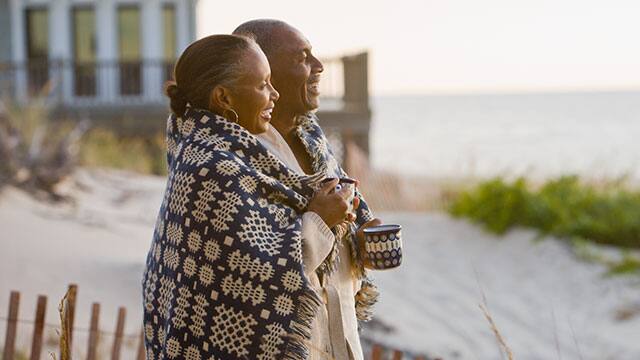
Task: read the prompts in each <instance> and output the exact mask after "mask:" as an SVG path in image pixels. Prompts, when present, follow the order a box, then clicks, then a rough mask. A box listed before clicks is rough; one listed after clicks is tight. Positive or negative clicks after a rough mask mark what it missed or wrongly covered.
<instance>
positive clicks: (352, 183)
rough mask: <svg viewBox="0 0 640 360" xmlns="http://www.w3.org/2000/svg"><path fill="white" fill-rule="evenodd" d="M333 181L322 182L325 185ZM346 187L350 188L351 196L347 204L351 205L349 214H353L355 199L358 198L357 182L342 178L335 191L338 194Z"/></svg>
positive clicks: (328, 179)
mask: <svg viewBox="0 0 640 360" xmlns="http://www.w3.org/2000/svg"><path fill="white" fill-rule="evenodd" d="M331 180H333V178H326V179H324V180H322V182H323V183H326V182H328V181H331ZM345 187H347V188H349V189H350V190H349V196H348V197H347V199H346V200H347V203H349V208H348V210H347V212H350V213H351V212H353V199H354V198H355V197H356V180H354V179H350V178H340V179H338V184H337V185H336V187H335V189H334V191H336V192H338V191H340V190H342V189H344V188H345Z"/></svg>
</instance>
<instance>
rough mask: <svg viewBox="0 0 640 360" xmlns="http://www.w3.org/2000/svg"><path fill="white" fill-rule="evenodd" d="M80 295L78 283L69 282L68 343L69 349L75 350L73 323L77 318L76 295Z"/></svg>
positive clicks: (67, 306) (67, 308) (67, 307)
mask: <svg viewBox="0 0 640 360" xmlns="http://www.w3.org/2000/svg"><path fill="white" fill-rule="evenodd" d="M77 295H78V285H76V284H69V288H68V289H67V305H66V315H67V325H68V326H69V334H68V335H69V338H68V339H67V344H69V351H73V324H74V321H75V318H76V297H77Z"/></svg>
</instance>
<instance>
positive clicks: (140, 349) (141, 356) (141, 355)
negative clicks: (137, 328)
mask: <svg viewBox="0 0 640 360" xmlns="http://www.w3.org/2000/svg"><path fill="white" fill-rule="evenodd" d="M145 356H146V350H145V348H144V329H142V331H141V332H140V340H139V342H138V355H137V356H136V359H137V360H144V359H145Z"/></svg>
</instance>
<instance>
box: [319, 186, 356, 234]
mask: <svg viewBox="0 0 640 360" xmlns="http://www.w3.org/2000/svg"><path fill="white" fill-rule="evenodd" d="M336 185H338V179H333V180H331V181H327V182H325V183H324V184H322V187H321V188H320V189H319V190H318V191H316V193H315V194H314V195H313V198H312V199H311V202H310V203H309V207H308V208H307V211H313V212H314V213H316V214H318V215H319V216H320V217H321V218H322V220H324V222H325V223H326V224H327V226H328V227H329V228H333V227H334V226H336V225H338V224H340V223H341V222H343V221H353V220H354V219H355V215H354V214H351V213H349V212H348V210H349V203H348V202H347V200H346V199H347V198H348V197H349V195H350V194H349V192H350V189H349V188H348V187H344V188H342V189H341V190H340V191H337V192H333V189H335V187H336Z"/></svg>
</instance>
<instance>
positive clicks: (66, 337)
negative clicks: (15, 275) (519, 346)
mask: <svg viewBox="0 0 640 360" xmlns="http://www.w3.org/2000/svg"><path fill="white" fill-rule="evenodd" d="M77 292H78V287H77V286H76V285H73V284H72V285H69V288H68V290H67V294H66V295H65V297H64V298H63V299H62V301H61V302H60V306H59V308H58V310H59V313H60V320H61V321H60V324H48V323H46V321H45V317H46V310H47V297H46V296H45V295H39V296H38V302H37V305H36V310H35V317H34V319H33V320H25V319H20V318H19V317H18V311H19V308H20V292H18V291H12V292H11V295H10V297H9V310H8V313H7V316H6V317H5V316H0V320H5V321H6V323H7V328H6V334H5V341H4V348H3V355H2V359H3V360H17V359H18V355H17V354H16V336H17V332H18V325H19V324H29V325H33V337H32V339H31V353H30V354H29V355H28V358H29V359H30V360H40V359H41V357H42V348H43V346H42V344H43V334H44V329H45V327H53V328H56V329H59V335H60V349H59V351H60V355H59V357H56V359H60V360H70V359H71V349H72V348H73V347H72V344H73V335H74V332H78V331H84V332H87V333H88V336H89V338H88V342H87V345H86V346H87V355H86V359H87V360H96V359H98V358H101V357H100V356H99V354H98V342H99V338H100V336H101V335H112V336H113V337H114V339H113V344H112V347H111V359H112V360H120V359H121V350H122V343H123V339H124V338H125V337H132V336H133V337H138V340H137V341H138V347H137V351H136V355H135V359H136V360H144V358H145V349H144V338H143V332H142V331H141V332H140V334H138V335H125V334H124V326H125V320H126V315H127V311H126V309H125V308H124V307H120V308H119V309H118V318H117V321H116V326H115V331H113V332H110V331H102V330H100V327H99V325H100V303H93V304H92V306H91V319H90V322H89V327H88V328H83V327H78V326H75V324H74V323H75V315H76V296H77ZM403 356H404V353H403V352H402V351H400V350H395V349H388V348H385V347H384V346H382V345H380V344H374V345H373V346H372V348H371V356H370V359H371V360H402V359H403ZM404 359H414V360H427V357H426V356H418V357H412V356H410V357H406V356H405V357H404ZM436 360H438V359H436Z"/></svg>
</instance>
